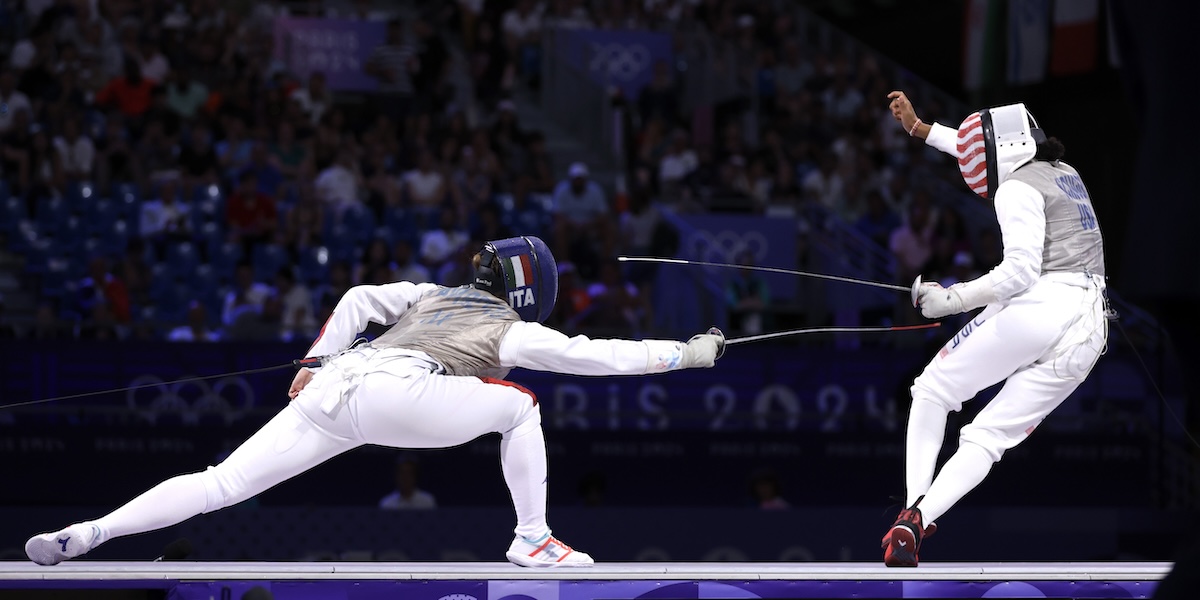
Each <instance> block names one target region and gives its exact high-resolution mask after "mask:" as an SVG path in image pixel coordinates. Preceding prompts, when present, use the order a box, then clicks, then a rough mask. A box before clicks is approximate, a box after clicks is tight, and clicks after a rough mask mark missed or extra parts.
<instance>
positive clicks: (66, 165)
mask: <svg viewBox="0 0 1200 600" xmlns="http://www.w3.org/2000/svg"><path fill="white" fill-rule="evenodd" d="M54 149H55V151H57V152H58V157H59V161H60V162H61V164H62V169H63V175H64V176H65V177H66V179H67V180H68V181H72V182H85V181H92V167H93V166H95V163H96V146H95V145H94V144H92V139H91V138H89V137H88V136H86V135H83V132H82V131H80V127H79V118H78V117H76V116H71V117H69V118H67V119H66V120H65V121H63V130H62V135H61V136H58V137H56V138H54Z"/></svg>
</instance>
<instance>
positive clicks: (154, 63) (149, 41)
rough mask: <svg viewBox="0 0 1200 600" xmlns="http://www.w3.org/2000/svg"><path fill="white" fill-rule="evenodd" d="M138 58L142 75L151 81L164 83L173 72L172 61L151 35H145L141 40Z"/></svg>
mask: <svg viewBox="0 0 1200 600" xmlns="http://www.w3.org/2000/svg"><path fill="white" fill-rule="evenodd" d="M137 60H138V63H139V65H140V66H141V68H142V77H144V78H146V79H149V80H150V81H153V82H156V83H162V82H165V81H166V80H167V76H168V75H170V74H171V62H170V61H169V60H167V56H166V55H165V54H163V52H162V48H161V47H160V46H159V44H158V43H157V42H156V41H155V40H154V39H153V38H151V37H143V38H142V40H141V42H139V44H138V52H137Z"/></svg>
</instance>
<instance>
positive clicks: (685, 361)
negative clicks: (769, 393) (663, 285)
mask: <svg viewBox="0 0 1200 600" xmlns="http://www.w3.org/2000/svg"><path fill="white" fill-rule="evenodd" d="M717 339H718V338H717V336H712V335H708V336H705V335H701V336H696V337H695V338H693V339H692V341H690V342H687V343H684V342H677V341H673V340H642V341H634V340H614V339H597V340H593V339H589V338H588V337H587V336H583V335H577V336H574V337H567V336H566V335H564V334H563V333H561V332H559V331H556V330H554V329H551V328H549V327H546V326H544V325H542V324H540V323H532V322H523V321H522V322H519V323H513V325H512V327H510V328H509V329H508V333H507V334H505V336H504V339H503V340H502V341H501V342H500V365H501V366H502V367H504V368H508V369H511V368H515V367H521V368H524V369H532V370H534V371H551V372H555V373H566V374H571V375H646V374H650V373H662V372H666V371H674V370H676V369H687V368H695V367H711V366H713V363H714V361H715V360H716V353H717Z"/></svg>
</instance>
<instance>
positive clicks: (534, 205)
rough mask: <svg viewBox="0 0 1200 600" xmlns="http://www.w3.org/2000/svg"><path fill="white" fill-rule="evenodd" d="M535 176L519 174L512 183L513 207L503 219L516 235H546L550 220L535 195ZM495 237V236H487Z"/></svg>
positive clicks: (505, 213) (506, 212)
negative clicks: (533, 189)
mask: <svg viewBox="0 0 1200 600" xmlns="http://www.w3.org/2000/svg"><path fill="white" fill-rule="evenodd" d="M532 187H533V178H531V177H529V176H527V175H522V176H518V177H517V178H516V179H515V180H514V181H513V184H512V207H511V208H510V209H508V210H506V211H505V212H504V214H503V215H502V216H501V221H502V222H503V223H504V224H505V225H507V226H508V228H509V229H511V230H512V231H513V232H514V233H515V234H516V235H532V236H536V237H544V236H545V231H546V229H547V226H548V225H549V222H550V214H549V213H548V212H546V209H545V207H544V206H543V204H542V201H541V200H540V199H538V198H534V196H533V191H532ZM487 239H495V238H487Z"/></svg>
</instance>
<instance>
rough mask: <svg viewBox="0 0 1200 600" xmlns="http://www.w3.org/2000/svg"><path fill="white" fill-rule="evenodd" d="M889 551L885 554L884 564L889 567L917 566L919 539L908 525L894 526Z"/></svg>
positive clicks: (889, 541)
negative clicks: (916, 550)
mask: <svg viewBox="0 0 1200 600" xmlns="http://www.w3.org/2000/svg"><path fill="white" fill-rule="evenodd" d="M889 537H890V538H891V539H889V540H888V544H887V551H886V552H884V555H883V564H885V565H887V566H889V567H915V566H917V553H916V552H915V551H914V550H915V549H916V547H917V539H916V537H914V536H913V533H912V531H910V530H909V529H908V528H907V527H902V526H897V527H893V528H892V531H891V534H890V536H889Z"/></svg>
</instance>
